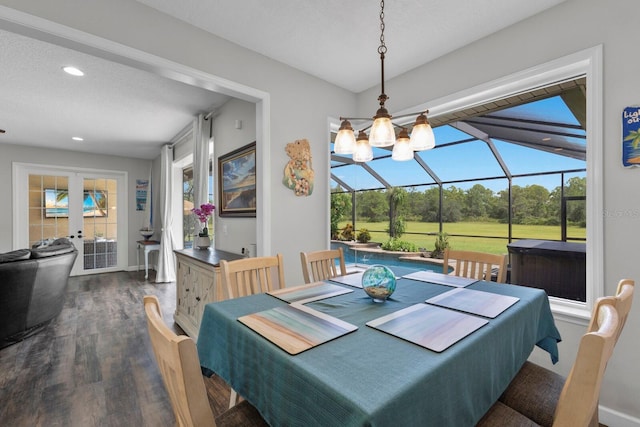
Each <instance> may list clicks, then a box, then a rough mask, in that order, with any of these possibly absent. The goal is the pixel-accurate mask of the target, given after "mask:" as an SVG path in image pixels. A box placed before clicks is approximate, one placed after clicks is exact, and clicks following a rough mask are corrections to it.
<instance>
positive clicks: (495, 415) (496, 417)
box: [477, 297, 621, 427]
mask: <svg viewBox="0 0 640 427" xmlns="http://www.w3.org/2000/svg"><path fill="white" fill-rule="evenodd" d="M594 316H595V317H597V318H598V319H599V321H598V322H595V323H596V324H597V330H595V331H589V332H587V333H586V334H585V335H583V336H582V339H581V340H580V345H579V347H578V353H577V355H576V359H575V361H574V364H573V367H572V368H571V371H570V373H569V376H568V377H567V379H566V380H564V381H562V380H560V381H558V378H561V377H560V376H559V375H557V374H555V373H554V372H551V371H549V370H547V369H545V368H542V367H540V366H538V365H535V364H533V363H530V362H525V364H524V366H523V367H522V369H521V370H520V372H518V374H517V376H516V380H514V381H513V382H512V383H511V384H510V385H509V387H508V388H507V391H506V392H505V393H504V394H503V395H502V396H501V397H500V400H498V402H496V403H495V404H494V405H493V406H492V407H491V409H489V411H488V412H487V413H486V414H485V415H484V417H483V418H482V419H481V420H480V422H479V423H478V424H477V426H479V427H498V426H500V427H508V426H553V427H568V426H595V427H597V426H598V416H597V414H598V399H599V395H600V386H601V384H602V378H603V377H604V371H605V368H606V366H607V362H608V361H609V358H610V357H611V354H612V353H613V348H614V346H615V344H616V336H617V334H618V331H619V329H620V324H621V322H620V318H619V316H618V311H617V310H616V308H615V303H614V302H613V298H612V297H608V298H603V299H601V300H599V303H598V304H597V305H596V307H595V310H594V312H593V315H592V317H594Z"/></svg>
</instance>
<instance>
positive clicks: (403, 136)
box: [391, 128, 413, 162]
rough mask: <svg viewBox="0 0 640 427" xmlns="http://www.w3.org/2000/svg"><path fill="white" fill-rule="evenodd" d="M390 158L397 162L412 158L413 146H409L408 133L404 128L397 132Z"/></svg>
mask: <svg viewBox="0 0 640 427" xmlns="http://www.w3.org/2000/svg"><path fill="white" fill-rule="evenodd" d="M391 158H392V159H393V160H396V161H398V162H404V161H407V160H413V148H411V143H410V140H409V134H408V133H407V130H406V129H404V128H403V129H402V130H401V131H400V133H399V134H398V138H397V139H396V143H395V144H394V146H393V151H392V152H391Z"/></svg>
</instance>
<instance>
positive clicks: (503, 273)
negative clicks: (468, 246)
mask: <svg viewBox="0 0 640 427" xmlns="http://www.w3.org/2000/svg"><path fill="white" fill-rule="evenodd" d="M449 261H455V266H454V269H453V272H452V274H453V275H455V276H461V277H467V278H469V279H477V280H491V276H492V271H493V270H494V269H496V281H497V282H500V283H505V282H506V280H507V257H506V255H496V254H489V253H484V252H473V251H454V250H450V249H446V250H445V251H444V263H443V265H442V270H443V273H444V274H448V273H449Z"/></svg>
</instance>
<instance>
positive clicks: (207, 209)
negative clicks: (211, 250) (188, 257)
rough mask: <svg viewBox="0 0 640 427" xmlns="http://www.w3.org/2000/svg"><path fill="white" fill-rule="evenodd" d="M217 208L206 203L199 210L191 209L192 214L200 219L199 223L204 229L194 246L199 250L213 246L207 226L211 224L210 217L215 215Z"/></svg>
mask: <svg viewBox="0 0 640 427" xmlns="http://www.w3.org/2000/svg"><path fill="white" fill-rule="evenodd" d="M215 208H216V207H215V206H213V205H212V204H211V203H204V204H202V205H200V207H199V208H193V209H191V212H193V214H194V215H195V216H196V217H198V221H200V223H201V224H202V229H201V230H200V233H198V236H197V237H196V239H195V241H194V242H193V243H194V246H196V247H197V248H199V249H207V248H208V247H209V246H210V245H211V238H209V229H208V228H207V224H208V223H209V217H210V216H211V215H213V211H214V210H215Z"/></svg>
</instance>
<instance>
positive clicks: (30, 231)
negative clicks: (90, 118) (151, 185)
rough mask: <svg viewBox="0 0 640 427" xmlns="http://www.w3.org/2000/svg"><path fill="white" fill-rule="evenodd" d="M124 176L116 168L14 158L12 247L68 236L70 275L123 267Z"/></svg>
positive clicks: (124, 234)
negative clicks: (72, 250)
mask: <svg viewBox="0 0 640 427" xmlns="http://www.w3.org/2000/svg"><path fill="white" fill-rule="evenodd" d="M124 182H125V174H124V173H119V172H108V171H99V172H98V171H90V170H78V169H68V168H57V167H44V166H40V165H26V164H14V201H15V203H14V212H15V215H14V247H15V248H23V247H31V246H33V245H35V244H38V243H40V242H47V241H48V242H50V241H51V240H53V239H56V238H59V237H67V238H68V239H69V240H70V241H72V242H73V244H74V245H75V247H76V248H77V249H78V258H77V259H76V262H75V264H74V266H73V269H72V271H71V274H72V275H80V274H90V273H99V272H107V271H118V270H123V269H125V267H126V259H127V254H126V251H127V245H126V238H125V236H126V227H124V225H123V224H122V223H123V222H124V221H118V210H119V209H118V208H119V207H121V206H123V201H124V203H126V197H125V196H126V195H125V194H124V192H125V191H126V190H125V185H124ZM122 211H123V212H126V209H122Z"/></svg>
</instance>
